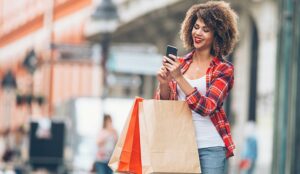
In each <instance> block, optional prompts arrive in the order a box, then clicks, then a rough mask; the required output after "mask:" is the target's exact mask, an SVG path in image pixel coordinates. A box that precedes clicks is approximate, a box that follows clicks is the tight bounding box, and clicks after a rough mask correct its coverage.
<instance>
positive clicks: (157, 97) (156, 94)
mask: <svg viewBox="0 0 300 174" xmlns="http://www.w3.org/2000/svg"><path fill="white" fill-rule="evenodd" d="M169 88H170V92H169V98H167V99H164V100H171V91H172V89H171V83H169ZM154 99H156V100H162V99H161V97H160V88H159V85H158V87H157V89H156V92H155V95H154Z"/></svg>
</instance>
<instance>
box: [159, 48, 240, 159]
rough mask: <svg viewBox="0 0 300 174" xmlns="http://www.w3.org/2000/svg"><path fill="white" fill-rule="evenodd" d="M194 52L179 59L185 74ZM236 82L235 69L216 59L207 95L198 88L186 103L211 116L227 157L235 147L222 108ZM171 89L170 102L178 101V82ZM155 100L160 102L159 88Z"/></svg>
mask: <svg viewBox="0 0 300 174" xmlns="http://www.w3.org/2000/svg"><path fill="white" fill-rule="evenodd" d="M193 54H194V51H193V52H191V53H189V54H188V55H187V56H185V57H184V58H179V61H180V63H181V72H182V74H184V73H185V72H186V71H187V69H188V68H189V66H190V64H191V63H192V57H193ZM233 82H234V67H233V65H232V64H231V63H230V62H228V61H226V60H224V59H222V60H221V59H219V58H217V57H214V58H213V59H212V61H211V62H210V66H209V68H208V70H207V72H206V91H207V92H206V94H201V93H200V92H199V91H198V89H197V88H195V89H194V91H193V92H192V93H191V94H189V95H187V96H186V102H187V103H188V105H189V107H190V108H191V109H192V110H194V111H195V112H197V113H199V114H200V115H202V116H209V117H210V119H211V121H212V123H213V124H214V126H215V127H216V129H217V131H218V132H219V134H220V136H221V137H222V139H223V141H224V144H225V147H226V150H227V152H226V157H227V158H229V157H231V156H233V150H234V149H235V145H234V143H233V141H232V137H231V132H230V125H229V122H228V120H227V117H226V113H225V111H224V109H223V108H222V105H223V102H224V99H225V98H226V96H227V95H228V93H229V91H230V90H231V88H232V86H233ZM169 86H170V89H171V92H170V97H169V100H178V94H177V88H176V87H177V82H176V81H175V80H172V81H171V82H169ZM155 99H158V100H160V91H159V88H158V90H157V91H156V95H155Z"/></svg>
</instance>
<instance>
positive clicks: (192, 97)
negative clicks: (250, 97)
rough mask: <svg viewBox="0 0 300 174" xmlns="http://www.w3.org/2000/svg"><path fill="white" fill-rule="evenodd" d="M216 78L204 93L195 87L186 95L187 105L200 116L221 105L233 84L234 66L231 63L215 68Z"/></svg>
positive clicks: (207, 114) (213, 110) (211, 111)
mask: <svg viewBox="0 0 300 174" xmlns="http://www.w3.org/2000/svg"><path fill="white" fill-rule="evenodd" d="M216 73H217V75H216V78H215V79H214V80H213V81H212V83H211V85H210V86H209V88H208V90H207V91H206V94H205V95H203V94H201V93H200V92H199V91H198V89H197V88H195V89H194V91H193V92H192V93H191V94H189V95H187V96H186V101H187V103H188V105H189V107H190V108H191V109H192V110H194V111H195V112H197V113H199V114H200V115H202V116H209V115H211V114H213V113H214V112H215V111H216V109H217V108H218V107H221V106H222V104H223V101H224V99H225V98H226V96H227V94H228V92H229V90H230V89H231V88H232V86H233V81H234V80H233V79H234V68H233V65H227V64H226V65H224V66H222V67H221V68H220V69H219V70H216Z"/></svg>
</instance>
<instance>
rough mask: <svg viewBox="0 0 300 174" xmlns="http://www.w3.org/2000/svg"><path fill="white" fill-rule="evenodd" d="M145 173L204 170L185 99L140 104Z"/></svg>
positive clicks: (197, 171) (141, 141)
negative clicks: (201, 165) (201, 166)
mask: <svg viewBox="0 0 300 174" xmlns="http://www.w3.org/2000/svg"><path fill="white" fill-rule="evenodd" d="M139 121H140V143H141V158H142V170H143V174H148V173H200V170H201V169H200V162H199V156H198V150H197V144H196V137H195V130H194V125H193V121H192V114H191V111H190V109H189V107H188V105H187V104H186V103H185V102H183V101H166V100H144V101H143V102H141V103H140V104H139Z"/></svg>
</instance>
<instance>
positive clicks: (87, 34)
mask: <svg viewBox="0 0 300 174" xmlns="http://www.w3.org/2000/svg"><path fill="white" fill-rule="evenodd" d="M112 2H113V4H114V5H115V6H114V5H113V4H112ZM197 2H202V1H196V0H189V1H187V0H151V1H148V0H113V1H109V0H45V1H39V0H27V1H20V2H19V1H9V0H0V79H1V80H2V79H3V78H4V76H5V74H6V73H7V72H8V71H9V70H11V71H12V73H13V76H14V77H15V79H16V84H17V85H16V86H17V87H16V90H15V88H14V87H11V88H9V90H7V88H1V91H0V95H1V97H0V119H1V121H0V130H1V129H2V130H4V129H5V128H7V127H11V128H14V127H18V126H20V125H22V124H23V123H24V122H25V121H26V119H27V117H28V116H29V115H52V114H54V113H55V114H59V113H60V111H61V110H63V108H64V107H65V104H66V103H67V102H68V101H70V100H71V99H72V98H76V97H81V96H90V97H100V96H101V97H114V98H133V97H134V96H136V95H139V96H142V97H145V98H151V97H152V95H153V92H154V90H155V87H156V83H157V82H156V80H155V72H156V70H157V69H158V67H159V66H160V61H161V55H163V54H164V53H165V47H166V45H167V44H172V45H176V46H177V47H178V49H179V54H180V55H184V54H185V53H186V52H187V51H186V50H184V49H183V46H182V43H181V41H180V39H179V35H178V32H179V30H180V23H181V22H182V20H183V18H184V15H185V12H186V11H187V9H188V8H189V7H190V6H191V5H192V4H194V3H197ZM228 2H230V3H231V5H232V7H233V8H234V9H235V10H236V11H237V13H238V15H239V29H240V34H241V36H240V42H239V44H238V46H237V47H236V49H235V51H234V53H233V54H232V55H230V56H229V57H228V59H229V60H230V61H232V62H233V63H234V64H235V87H234V89H233V92H232V93H231V95H230V97H229V99H228V101H227V102H226V104H225V107H226V110H227V112H228V116H229V119H230V120H231V122H232V125H233V136H234V139H235V142H236V145H237V150H236V156H235V157H234V158H232V159H231V160H230V168H229V173H238V165H239V161H240V158H241V157H240V154H241V152H242V151H243V143H244V140H245V136H246V135H245V134H244V133H243V129H244V127H245V125H246V124H247V122H248V121H254V122H255V123H256V127H257V130H256V133H257V134H256V136H257V140H258V160H257V167H256V173H270V172H271V169H272V167H271V164H272V159H273V158H274V153H276V154H277V153H278V151H279V149H280V147H282V148H284V147H286V146H285V145H281V146H280V147H279V146H277V145H275V146H274V147H275V150H273V151H272V148H273V129H274V123H276V124H275V125H276V126H275V128H277V127H278V125H279V123H278V122H277V117H278V118H279V116H277V117H274V113H275V112H277V110H276V109H275V108H274V103H275V80H276V79H277V77H278V76H280V78H281V79H282V80H285V79H286V78H287V77H288V74H287V71H288V69H289V68H290V67H292V65H294V66H296V64H292V63H293V62H294V61H290V60H292V59H288V57H290V56H288V54H285V57H286V59H284V61H285V60H286V62H281V61H283V60H281V59H279V60H281V61H276V48H277V47H278V46H279V45H281V44H282V43H281V41H286V40H284V39H283V38H285V37H284V36H285V35H284V32H285V31H286V30H285V29H281V26H284V25H286V23H285V22H284V19H288V21H290V20H289V17H286V18H284V17H283V18H282V19H283V20H281V21H278V16H280V15H279V14H278V13H279V12H282V11H283V10H282V9H281V8H283V7H285V6H282V4H284V2H285V1H282V2H281V1H275V0H251V1H239V0H230V1H228ZM293 2H294V3H295V4H296V2H297V3H298V1H293ZM286 3H287V2H286ZM289 3H290V4H287V6H288V7H289V8H291V6H293V5H292V1H289ZM297 5H298V7H299V4H297ZM105 10H108V12H107V13H104V11H105ZM114 10H116V12H117V13H111V12H113V11H114ZM297 10H298V11H297ZM296 12H299V9H296V10H294V11H292V12H289V11H288V14H290V13H292V14H296ZM285 15H286V14H285V11H283V14H281V16H285ZM294 18H296V15H294ZM292 19H293V18H292ZM293 21H296V19H293ZM298 21H299V20H298ZM288 24H290V23H288ZM297 25H298V24H297ZM278 29H281V30H282V31H281V30H279V31H280V32H279V33H280V35H282V36H281V38H279V40H278V38H277V35H278ZM287 29H289V30H290V29H291V28H287ZM289 30H288V31H289ZM293 31H294V30H293ZM296 31H298V30H295V38H296V36H298V35H299V33H298V35H297V32H296ZM289 38H292V36H291V35H289ZM284 43H285V42H284ZM286 43H289V40H287V41H286ZM295 43H296V44H295V45H297V44H299V41H295ZM277 44H278V45H277ZM288 47H289V46H286V47H284V48H286V49H287V50H288ZM284 48H282V49H284ZM295 48H296V46H295ZM287 50H286V51H282V53H287V52H289V51H287ZM290 53H291V52H290ZM293 54H295V55H294V59H295V61H296V60H297V56H296V51H295V53H293ZM298 57H299V55H298ZM26 59H27V60H33V61H27V62H29V63H27V64H26V63H24V62H26V61H25V60H26ZM294 59H293V60H294ZM30 62H31V63H30ZM34 62H36V63H34ZM276 62H277V69H278V68H279V67H280V66H279V65H278V64H281V63H283V64H284V65H286V66H285V68H284V69H280V70H279V71H280V73H283V74H286V75H285V76H284V75H282V74H281V75H280V74H278V73H277V74H276V71H275V70H276ZM287 62H288V63H287ZM295 72H296V70H294V71H293V73H294V75H293V77H294V78H297V76H296V74H297V73H295ZM290 73H292V72H290ZM285 82H287V81H285ZM277 84H279V82H277ZM280 84H281V86H280V88H279V89H280V90H277V91H276V92H280V91H281V93H284V92H285V90H287V89H290V88H292V89H293V90H292V91H294V93H293V94H296V92H297V90H296V88H295V87H294V86H293V87H285V86H284V85H283V84H287V85H289V84H291V83H289V82H287V83H280ZM292 84H293V85H296V84H294V82H293V83H292ZM276 86H278V85H276ZM293 94H291V96H295V95H293ZM16 96H33V97H32V98H33V99H35V100H32V103H31V104H30V106H29V104H25V105H18V104H16V103H18V102H16V100H17V99H18V98H17V97H16ZM282 96H283V94H281V95H278V96H277V98H276V99H277V101H279V100H280V101H285V100H281V98H280V97H282ZM38 97H40V98H43V99H44V101H45V102H44V103H43V104H42V105H39V103H38V102H37V101H38V100H37V98H38ZM19 99H20V97H19ZM288 100H289V99H288ZM294 100H296V99H295V98H292V97H291V100H289V101H291V102H294ZM297 102H298V100H297ZM25 103H26V102H25ZM27 103H28V102H27ZM298 103H299V102H298ZM285 104H286V103H285ZM278 105H279V104H278ZM278 105H276V106H278ZM31 106H32V107H31ZM284 106H285V110H284V109H283V110H282V111H281V113H282V114H284V113H285V112H287V110H288V109H287V108H288V106H287V104H286V105H284ZM278 108H281V107H278ZM293 114H294V113H293ZM125 115H126V114H125ZM280 118H281V117H280ZM284 118H285V117H282V118H281V119H284ZM292 118H294V119H295V118H296V117H295V115H294V117H292ZM297 119H298V118H297ZM10 120H11V121H10ZM290 123H292V121H291V122H290ZM290 123H289V124H290ZM281 126H283V125H281ZM279 127H280V126H279ZM280 128H281V127H280ZM284 128H285V129H286V130H287V124H285V127H284ZM290 131H292V130H290ZM275 132H276V131H275ZM292 132H293V131H292ZM284 135H285V134H283V135H281V134H279V133H278V132H277V133H276V134H275V136H276V137H275V138H277V137H281V138H279V139H275V140H276V141H274V142H277V144H278V142H281V141H282V140H283V139H284V138H283V137H284ZM298 139H299V137H298ZM291 140H294V139H293V138H291ZM275 144H276V143H275ZM293 147H296V146H293ZM276 149H277V150H276ZM272 152H274V153H272ZM290 155H291V154H289V153H287V154H285V158H284V159H288V158H290ZM296 156H297V155H296ZM298 156H299V155H298ZM275 157H276V158H275V159H276V160H278V161H277V163H279V162H280V163H282V160H279V159H283V158H281V157H280V155H279V156H276V155H275ZM277 158H278V159H277ZM294 158H296V157H294ZM274 164H275V163H274ZM289 164H290V163H289ZM275 166H278V165H275ZM275 166H273V168H274V167H275ZM279 173H280V172H279Z"/></svg>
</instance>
